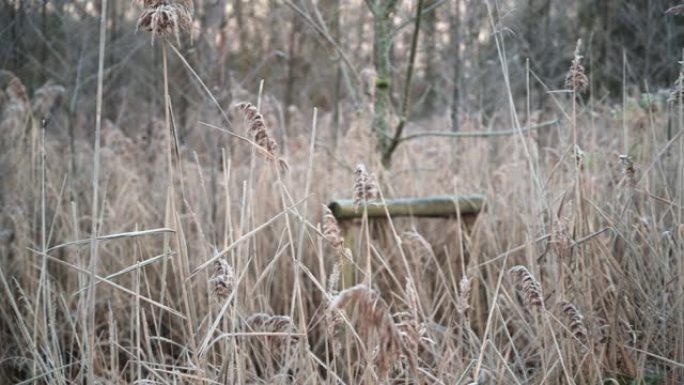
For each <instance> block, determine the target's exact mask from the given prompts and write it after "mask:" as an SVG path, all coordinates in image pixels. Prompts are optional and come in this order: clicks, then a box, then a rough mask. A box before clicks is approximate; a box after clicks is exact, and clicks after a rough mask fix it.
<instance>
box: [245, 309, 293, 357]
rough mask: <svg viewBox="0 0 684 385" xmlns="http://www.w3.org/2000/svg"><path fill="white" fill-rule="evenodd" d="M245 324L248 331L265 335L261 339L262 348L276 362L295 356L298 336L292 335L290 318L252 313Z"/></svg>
mask: <svg viewBox="0 0 684 385" xmlns="http://www.w3.org/2000/svg"><path fill="white" fill-rule="evenodd" d="M245 324H246V325H247V327H248V329H249V330H250V331H253V332H257V333H264V334H265V335H264V336H263V338H262V341H263V342H264V346H265V347H266V348H267V349H268V352H269V353H270V354H271V355H272V356H273V357H274V358H275V359H276V360H278V361H281V360H283V359H285V358H286V357H294V356H295V353H296V350H295V349H296V346H297V343H298V342H299V336H297V335H294V332H295V326H294V323H292V319H291V318H290V317H288V316H285V315H270V314H266V313H254V314H252V315H250V316H249V317H247V319H246V320H245ZM269 334H280V335H269ZM288 334H289V335H288Z"/></svg>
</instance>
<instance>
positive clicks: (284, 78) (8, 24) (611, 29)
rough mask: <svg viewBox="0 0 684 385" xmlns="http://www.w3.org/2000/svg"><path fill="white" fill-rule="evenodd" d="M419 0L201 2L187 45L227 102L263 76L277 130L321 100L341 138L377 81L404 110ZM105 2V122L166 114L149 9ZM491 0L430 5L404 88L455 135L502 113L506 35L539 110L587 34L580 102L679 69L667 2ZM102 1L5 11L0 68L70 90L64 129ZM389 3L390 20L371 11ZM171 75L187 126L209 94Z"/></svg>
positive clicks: (73, 0) (81, 83)
mask: <svg viewBox="0 0 684 385" xmlns="http://www.w3.org/2000/svg"><path fill="white" fill-rule="evenodd" d="M418 3H419V2H418V1H417V0H365V1H363V0H348V1H338V0H249V1H248V0H197V1H195V25H194V30H193V33H192V36H184V37H183V39H182V41H181V51H182V52H183V54H184V56H185V57H187V58H188V61H189V62H190V64H191V65H192V66H193V68H195V70H196V71H197V72H198V74H199V76H200V77H202V79H204V81H205V83H206V84H207V85H208V86H209V88H210V89H211V90H212V91H213V92H214V93H215V94H216V96H217V98H218V100H219V101H220V102H222V103H223V102H225V103H228V102H232V101H235V100H236V99H237V98H245V97H248V96H249V95H254V94H255V93H256V90H257V87H258V83H259V80H260V79H265V84H266V89H267V93H268V94H269V95H270V96H271V97H272V101H275V102H277V104H278V105H279V109H280V110H281V112H282V113H281V115H282V122H281V124H282V125H283V129H285V130H290V125H291V124H292V123H291V122H292V118H293V115H295V114H296V113H297V111H308V110H309V109H310V108H311V107H313V106H317V107H319V108H320V109H321V110H322V111H323V112H329V113H330V114H331V116H332V118H331V127H332V131H333V136H334V137H335V138H336V137H337V135H338V133H339V132H340V130H344V127H341V126H344V124H343V121H342V120H341V119H342V118H341V117H342V116H344V112H345V111H352V110H354V109H358V108H359V106H361V105H363V103H365V102H364V100H367V99H368V98H369V97H372V96H369V95H371V94H373V93H374V92H375V91H374V90H373V88H374V86H375V85H377V84H378V83H374V82H377V81H378V79H380V81H387V88H388V92H387V96H388V98H389V105H388V106H387V108H389V109H390V110H391V111H390V113H393V114H398V113H399V111H398V110H399V108H400V105H401V100H402V92H403V88H404V82H405V81H406V75H405V74H406V71H407V67H408V65H409V51H410V48H411V42H412V38H413V35H414V26H415V23H414V21H415V17H416V15H417V13H416V8H417V6H418ZM109 4H110V5H109V12H108V18H109V23H108V41H107V56H106V68H105V74H106V79H105V80H106V81H105V98H106V99H105V114H106V116H107V118H108V119H110V120H112V121H115V122H117V123H119V124H121V123H122V122H125V121H126V119H130V118H131V117H130V111H131V110H132V109H134V107H137V108H140V107H141V106H144V108H145V109H146V110H147V111H151V112H153V113H150V114H149V115H159V111H160V110H161V105H162V95H161V93H160V92H159V90H160V87H161V79H160V78H159V73H160V72H159V70H158V67H159V65H160V62H161V59H160V53H159V50H158V49H157V45H158V44H153V43H152V42H151V40H150V37H149V35H147V34H144V33H136V31H135V22H136V18H137V16H138V13H139V12H140V9H141V6H140V5H139V4H137V3H136V2H135V1H128V0H126V1H110V2H109ZM489 4H490V5H491V14H490V13H489V12H488V10H487V7H486V6H485V2H483V1H480V0H425V1H424V4H422V7H423V11H422V12H421V14H420V17H421V23H420V31H419V35H418V40H417V45H416V55H415V57H416V59H415V65H414V69H413V72H414V73H413V82H412V83H411V86H410V87H409V91H410V98H409V101H410V102H409V110H410V112H411V117H412V118H423V117H429V116H434V115H438V116H444V117H449V120H448V121H449V122H450V123H449V124H450V126H451V127H449V128H450V129H453V130H458V129H459V123H460V122H461V121H462V120H463V118H464V117H465V116H478V117H479V118H480V119H483V120H487V119H489V118H491V117H492V116H493V115H494V114H496V111H497V107H498V106H499V105H500V104H501V103H502V102H503V101H504V100H505V97H506V93H505V92H504V86H503V82H502V75H501V65H500V61H499V56H498V52H497V47H496V44H495V42H494V39H493V34H492V31H496V33H499V34H500V36H502V37H503V38H504V39H503V42H504V45H503V47H502V48H503V49H504V50H505V55H506V58H507V60H508V68H509V71H510V73H511V79H512V84H511V86H512V91H513V93H514V95H515V96H520V98H519V99H520V100H525V97H524V96H525V92H526V81H525V79H526V62H527V59H528V58H529V67H530V70H531V71H532V72H533V75H532V79H533V81H531V87H532V95H531V96H532V107H533V108H535V109H538V108H540V107H542V105H543V103H544V101H545V100H547V96H546V95H545V93H544V90H545V88H544V86H543V85H542V83H541V82H543V83H544V84H545V85H546V87H548V89H552V90H553V89H560V88H562V87H563V79H564V77H565V73H566V71H567V69H568V67H569V64H570V60H571V58H572V54H573V49H574V47H575V44H576V42H577V40H578V39H579V38H582V40H583V42H584V49H583V51H584V56H585V66H586V67H587V72H588V74H589V75H590V77H591V82H592V83H591V84H592V86H591V88H590V90H589V91H587V94H586V95H583V97H584V99H585V100H586V99H587V98H589V97H591V98H593V99H594V100H608V101H610V100H611V99H615V100H616V99H618V98H621V96H622V92H623V76H624V79H625V80H626V84H627V85H628V86H630V87H631V88H630V89H638V90H641V91H645V90H647V89H648V90H655V89H658V88H665V87H669V86H670V85H671V84H672V82H673V81H674V80H675V78H676V76H677V74H678V72H679V70H680V68H679V65H678V64H677V62H678V61H679V60H681V57H682V48H684V45H683V44H682V42H683V40H682V39H683V38H684V19H683V18H682V17H680V16H674V15H666V14H665V10H666V9H668V8H669V7H670V6H672V5H674V1H672V0H669V1H667V0H576V1H566V0H489ZM99 6H100V4H99V1H92V0H2V3H1V5H0V68H2V69H5V70H8V71H11V72H13V73H15V74H16V75H17V76H19V78H20V79H22V81H23V82H24V83H25V84H26V86H27V88H28V89H29V90H34V89H36V88H38V87H40V86H41V85H43V84H44V83H45V82H48V81H50V82H54V83H56V84H59V85H61V86H63V87H64V89H65V93H64V95H63V97H62V100H61V102H60V103H61V105H60V107H61V108H63V109H65V110H67V111H68V112H69V114H70V116H71V117H72V121H71V122H70V123H68V124H74V122H73V120H74V119H78V118H77V115H78V114H77V112H82V113H92V112H91V111H93V110H94V108H93V105H94V93H95V80H96V72H97V70H96V63H97V49H96V46H97V43H98V34H97V28H98V15H99V11H98V7H99ZM385 6H386V7H387V8H386V9H384V11H383V12H384V13H382V14H379V13H378V12H376V11H378V10H380V9H381V7H385ZM378 18H384V23H385V24H384V25H382V26H380V28H385V32H386V33H387V41H386V46H383V47H381V49H385V50H387V52H386V54H387V61H386V62H383V61H380V62H379V61H378V60H377V58H376V57H375V56H374V50H377V49H378V45H377V44H374V34H377V33H378V31H379V30H378V24H377V23H378ZM376 43H377V42H376ZM378 65H381V66H386V67H382V68H378ZM623 70H624V71H623ZM171 71H172V88H173V92H172V93H173V95H174V98H175V100H174V108H175V110H176V111H177V113H178V114H179V117H180V119H183V117H184V116H185V115H186V114H184V111H185V110H187V109H188V108H191V107H192V106H193V105H194V102H195V101H196V100H198V98H199V95H201V92H199V91H198V85H197V84H196V83H195V82H194V81H193V80H192V79H191V78H190V77H188V76H187V74H186V73H185V72H184V71H183V68H182V65H181V64H179V63H174V66H173V68H172V69H171ZM385 72H386V73H387V74H385ZM623 72H624V73H623ZM379 75H382V76H379ZM384 75H388V76H389V78H388V79H384V78H383V76H384ZM536 77H538V78H539V80H541V82H540V81H537V80H536ZM374 96H377V95H374ZM181 134H182V133H181Z"/></svg>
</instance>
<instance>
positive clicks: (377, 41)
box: [366, 0, 399, 153]
mask: <svg viewBox="0 0 684 385" xmlns="http://www.w3.org/2000/svg"><path fill="white" fill-rule="evenodd" d="M398 3H399V1H398V0H367V1H366V4H367V5H368V7H369V8H370V10H371V13H372V14H373V66H374V67H375V74H376V78H375V101H374V103H373V132H374V133H375V135H376V137H377V140H378V150H379V151H380V152H381V153H385V152H386V150H387V148H388V147H389V145H390V139H391V134H390V132H389V114H390V110H391V99H390V95H391V92H392V68H391V64H390V56H389V53H390V48H391V47H392V19H391V16H392V13H393V12H394V10H395V9H396V7H397V4H398Z"/></svg>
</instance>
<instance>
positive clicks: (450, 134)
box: [399, 119, 558, 142]
mask: <svg viewBox="0 0 684 385" xmlns="http://www.w3.org/2000/svg"><path fill="white" fill-rule="evenodd" d="M555 124H558V119H553V120H549V121H546V122H543V123H539V124H536V125H533V126H529V127H521V128H520V129H519V130H518V129H515V128H514V129H511V130H502V131H485V132H482V131H471V132H468V131H465V132H449V131H425V132H416V133H414V134H411V135H406V136H404V137H402V138H399V141H400V142H404V141H407V140H412V139H419V138H427V137H447V138H489V137H495V136H508V135H515V134H517V133H519V132H525V131H530V130H536V129H539V128H545V127H550V126H553V125H555Z"/></svg>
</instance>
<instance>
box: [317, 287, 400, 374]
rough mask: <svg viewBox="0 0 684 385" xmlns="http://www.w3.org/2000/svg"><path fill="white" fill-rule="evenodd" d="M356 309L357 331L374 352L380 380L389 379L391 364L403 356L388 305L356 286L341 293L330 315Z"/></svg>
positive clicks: (331, 303) (335, 299) (368, 347)
mask: <svg viewBox="0 0 684 385" xmlns="http://www.w3.org/2000/svg"><path fill="white" fill-rule="evenodd" d="M349 304H354V305H355V310H356V311H355V313H356V314H357V316H358V322H357V327H356V328H357V331H358V333H359V336H360V337H361V338H362V339H363V340H364V343H365V348H366V349H367V350H368V351H371V352H373V355H374V357H373V361H374V363H375V365H376V366H377V368H378V371H379V373H380V376H381V377H383V378H384V377H386V376H387V374H388V373H389V370H390V368H391V366H392V363H393V362H394V361H395V360H396V359H398V358H399V355H400V353H401V337H400V333H399V331H398V329H397V327H396V325H395V324H394V321H393V320H392V317H391V316H390V313H389V308H388V306H387V303H385V301H384V300H383V299H382V298H381V297H380V295H379V294H378V293H377V292H375V291H374V290H372V289H370V288H369V287H368V286H366V285H362V284H361V285H356V286H353V287H350V288H348V289H345V290H343V291H341V292H340V293H339V294H338V295H337V296H335V297H334V298H333V299H332V301H331V302H330V305H329V308H328V309H329V311H336V310H343V309H344V308H345V307H346V306H347V305H349Z"/></svg>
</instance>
